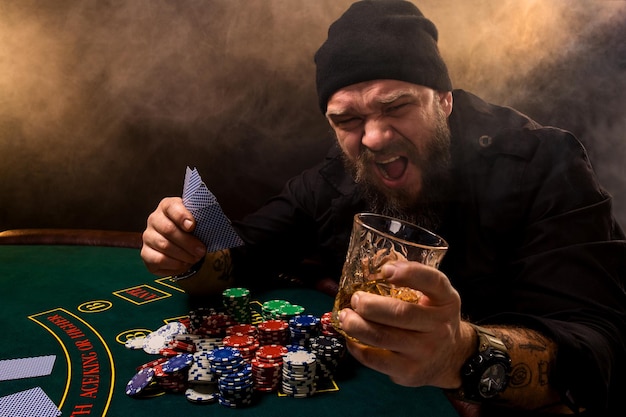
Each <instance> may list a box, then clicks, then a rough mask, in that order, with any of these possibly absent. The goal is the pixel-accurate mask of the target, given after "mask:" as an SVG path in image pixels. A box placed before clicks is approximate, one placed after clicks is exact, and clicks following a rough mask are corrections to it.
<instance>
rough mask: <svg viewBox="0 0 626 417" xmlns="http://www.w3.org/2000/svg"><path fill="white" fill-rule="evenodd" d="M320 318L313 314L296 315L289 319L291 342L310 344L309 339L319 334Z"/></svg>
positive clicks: (302, 344) (303, 344)
mask: <svg viewBox="0 0 626 417" xmlns="http://www.w3.org/2000/svg"><path fill="white" fill-rule="evenodd" d="M319 326H320V319H319V318H318V317H316V316H314V315H312V314H303V315H299V316H295V317H294V318H292V319H291V320H289V333H290V336H291V343H292V344H294V345H300V346H308V344H309V340H310V339H311V338H313V337H316V336H318V334H319Z"/></svg>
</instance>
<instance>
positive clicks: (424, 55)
mask: <svg viewBox="0 0 626 417" xmlns="http://www.w3.org/2000/svg"><path fill="white" fill-rule="evenodd" d="M437 36H438V34H437V28H436V27H435V25H434V24H433V23H432V22H431V21H430V20H428V19H426V18H425V17H424V15H423V14H422V12H420V11H419V9H418V8H417V7H416V6H415V5H413V4H412V3H409V2H408V1H399V0H362V1H359V2H356V3H354V4H353V5H352V6H350V8H349V9H348V10H347V11H346V12H345V13H344V14H343V15H342V16H341V17H340V18H339V19H338V20H337V21H336V22H334V23H333V24H332V25H331V26H330V28H329V29H328V39H327V40H326V42H324V44H322V46H321V47H320V49H319V50H318V51H317V53H316V54H315V64H316V65H317V74H316V82H317V96H318V99H319V106H320V109H321V110H322V113H326V106H327V104H328V99H329V98H330V97H331V96H332V95H333V93H335V92H336V91H337V90H339V89H341V88H343V87H346V86H348V85H351V84H356V83H360V82H363V81H370V80H381V79H392V80H400V81H407V82H410V83H414V84H419V85H423V86H426V87H430V88H432V89H434V90H437V91H450V90H452V83H451V81H450V77H449V76H448V69H447V68H446V64H445V63H444V62H443V59H442V58H441V56H440V55H439V49H438V48H437Z"/></svg>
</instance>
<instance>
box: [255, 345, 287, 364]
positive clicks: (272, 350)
mask: <svg viewBox="0 0 626 417" xmlns="http://www.w3.org/2000/svg"><path fill="white" fill-rule="evenodd" d="M287 352H289V350H288V349H287V348H286V347H285V346H282V345H278V344H272V345H264V346H261V347H260V348H259V350H257V352H256V356H257V358H258V359H280V360H282V358H283V355H285V354H287Z"/></svg>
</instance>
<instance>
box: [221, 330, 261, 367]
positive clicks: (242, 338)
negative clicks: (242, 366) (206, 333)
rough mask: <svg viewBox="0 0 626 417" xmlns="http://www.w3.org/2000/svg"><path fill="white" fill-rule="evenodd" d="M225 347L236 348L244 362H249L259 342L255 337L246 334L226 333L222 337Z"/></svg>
mask: <svg viewBox="0 0 626 417" xmlns="http://www.w3.org/2000/svg"><path fill="white" fill-rule="evenodd" d="M223 342H224V346H225V347H231V348H236V349H237V350H238V351H239V352H240V353H241V356H242V357H243V359H244V360H245V361H246V362H250V360H252V359H253V358H254V355H255V353H256V351H257V349H258V348H259V346H260V344H259V341H258V340H257V338H256V337H254V336H247V335H236V334H232V335H228V336H226V337H224V339H223Z"/></svg>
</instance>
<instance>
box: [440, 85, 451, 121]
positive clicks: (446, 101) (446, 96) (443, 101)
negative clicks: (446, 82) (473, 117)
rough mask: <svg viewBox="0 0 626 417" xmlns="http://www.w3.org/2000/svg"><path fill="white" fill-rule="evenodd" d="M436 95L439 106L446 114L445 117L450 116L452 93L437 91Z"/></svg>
mask: <svg viewBox="0 0 626 417" xmlns="http://www.w3.org/2000/svg"><path fill="white" fill-rule="evenodd" d="M437 94H439V105H440V106H441V108H442V109H443V111H444V112H445V113H446V117H447V116H450V113H452V91H445V92H442V91H439V92H438V93H437Z"/></svg>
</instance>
